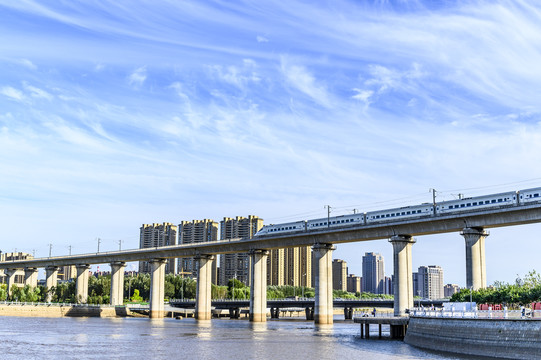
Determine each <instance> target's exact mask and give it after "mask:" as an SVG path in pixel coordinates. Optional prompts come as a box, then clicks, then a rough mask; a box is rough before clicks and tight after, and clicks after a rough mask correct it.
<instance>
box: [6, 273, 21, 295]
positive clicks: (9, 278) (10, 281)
mask: <svg viewBox="0 0 541 360" xmlns="http://www.w3.org/2000/svg"><path fill="white" fill-rule="evenodd" d="M17 270H18V269H6V271H5V273H6V276H7V285H8V295H10V296H11V287H12V286H13V284H15V275H17Z"/></svg>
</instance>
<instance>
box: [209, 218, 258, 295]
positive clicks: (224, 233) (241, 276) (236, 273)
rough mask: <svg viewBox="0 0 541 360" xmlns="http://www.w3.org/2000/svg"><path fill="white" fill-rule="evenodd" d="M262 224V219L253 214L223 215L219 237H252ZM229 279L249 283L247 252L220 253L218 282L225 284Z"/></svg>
mask: <svg viewBox="0 0 541 360" xmlns="http://www.w3.org/2000/svg"><path fill="white" fill-rule="evenodd" d="M262 226H263V219H261V218H259V217H257V216H254V215H249V216H248V217H243V216H237V217H236V218H228V217H224V219H223V220H222V221H220V239H221V240H227V239H238V238H243V239H246V238H252V237H253V236H254V235H255V233H256V232H257V231H258V230H259V229H261V227H262ZM230 279H237V280H239V281H241V282H243V283H244V284H246V285H249V284H250V256H249V255H248V254H247V253H238V254H220V281H219V283H220V284H221V285H227V282H228V281H229V280H230Z"/></svg>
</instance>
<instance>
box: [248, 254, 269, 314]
mask: <svg viewBox="0 0 541 360" xmlns="http://www.w3.org/2000/svg"><path fill="white" fill-rule="evenodd" d="M268 255H269V252H268V251H267V250H252V251H250V258H251V259H250V260H251V264H250V265H251V266H250V273H251V274H250V275H251V276H250V321H253V322H265V321H267V257H268Z"/></svg>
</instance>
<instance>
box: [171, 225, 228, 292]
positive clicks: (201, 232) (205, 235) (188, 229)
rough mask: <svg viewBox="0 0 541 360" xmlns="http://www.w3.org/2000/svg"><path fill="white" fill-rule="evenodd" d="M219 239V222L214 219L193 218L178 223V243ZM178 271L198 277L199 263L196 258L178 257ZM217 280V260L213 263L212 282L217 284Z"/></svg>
mask: <svg viewBox="0 0 541 360" xmlns="http://www.w3.org/2000/svg"><path fill="white" fill-rule="evenodd" d="M217 240H218V223H217V222H216V221H213V220H209V219H203V220H193V221H181V223H180V224H179V225H178V243H179V244H181V245H184V244H198V243H203V242H208V241H217ZM177 269H178V271H179V272H180V274H181V275H183V276H188V277H191V278H197V275H198V264H197V263H196V260H195V258H193V257H188V258H180V259H178V267H177ZM216 280H217V260H216V259H215V260H214V262H213V264H212V283H213V284H216Z"/></svg>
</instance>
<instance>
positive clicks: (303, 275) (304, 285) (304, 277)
mask: <svg viewBox="0 0 541 360" xmlns="http://www.w3.org/2000/svg"><path fill="white" fill-rule="evenodd" d="M302 278H303V279H304V282H303V283H302V298H303V299H304V288H305V287H306V273H304V274H302Z"/></svg>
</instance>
